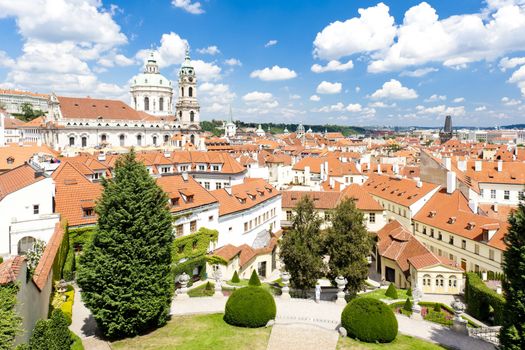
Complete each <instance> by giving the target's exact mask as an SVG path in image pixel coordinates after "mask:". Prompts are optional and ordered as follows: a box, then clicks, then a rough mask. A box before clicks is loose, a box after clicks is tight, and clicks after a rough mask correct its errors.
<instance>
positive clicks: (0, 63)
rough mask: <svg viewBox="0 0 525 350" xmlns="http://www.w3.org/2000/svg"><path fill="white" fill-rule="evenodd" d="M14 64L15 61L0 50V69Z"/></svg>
mask: <svg viewBox="0 0 525 350" xmlns="http://www.w3.org/2000/svg"><path fill="white" fill-rule="evenodd" d="M14 64H15V60H14V59H12V58H11V57H9V55H8V54H7V52H5V51H2V50H0V67H5V68H10V67H12V66H13V65H14Z"/></svg>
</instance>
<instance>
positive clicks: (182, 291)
mask: <svg viewBox="0 0 525 350" xmlns="http://www.w3.org/2000/svg"><path fill="white" fill-rule="evenodd" d="M189 281H190V276H188V274H187V273H186V272H183V273H182V275H180V276H179V284H180V288H179V290H178V291H177V294H178V295H177V297H178V298H179V299H185V298H188V297H189V296H188V282H189Z"/></svg>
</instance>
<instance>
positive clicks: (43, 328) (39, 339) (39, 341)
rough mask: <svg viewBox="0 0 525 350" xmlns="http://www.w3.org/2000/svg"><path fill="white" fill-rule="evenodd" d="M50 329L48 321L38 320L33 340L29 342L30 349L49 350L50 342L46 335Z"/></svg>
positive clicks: (32, 335)
mask: <svg viewBox="0 0 525 350" xmlns="http://www.w3.org/2000/svg"><path fill="white" fill-rule="evenodd" d="M47 328H48V321H47V320H38V321H37V322H36V324H35V328H34V329H33V333H32V334H31V339H30V340H29V348H30V349H31V350H48V348H49V346H48V342H47V338H46V334H47V333H48V331H47Z"/></svg>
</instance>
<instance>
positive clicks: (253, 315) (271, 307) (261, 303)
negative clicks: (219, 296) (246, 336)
mask: <svg viewBox="0 0 525 350" xmlns="http://www.w3.org/2000/svg"><path fill="white" fill-rule="evenodd" d="M276 311H277V308H276V306H275V300H274V299H273V297H272V295H271V294H270V293H269V292H268V291H266V290H264V289H262V288H258V287H254V286H248V287H245V288H240V289H237V290H235V291H234V292H233V293H232V294H231V295H230V297H229V298H228V301H227V302H226V307H225V310H224V321H225V322H226V323H228V324H231V325H233V326H239V327H249V328H256V327H263V326H265V325H266V324H267V323H268V321H270V320H273V319H275V314H276Z"/></svg>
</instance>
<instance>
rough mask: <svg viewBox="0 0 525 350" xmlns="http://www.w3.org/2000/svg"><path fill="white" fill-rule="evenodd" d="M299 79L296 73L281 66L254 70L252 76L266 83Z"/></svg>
mask: <svg viewBox="0 0 525 350" xmlns="http://www.w3.org/2000/svg"><path fill="white" fill-rule="evenodd" d="M295 77H297V73H295V71H293V70H291V69H288V68H285V67H283V68H281V67H279V66H277V65H276V66H273V67H272V68H268V67H266V68H264V69H262V70H261V69H258V70H254V71H253V72H252V73H251V74H250V78H259V79H261V80H264V81H274V80H288V79H293V78H295Z"/></svg>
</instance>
